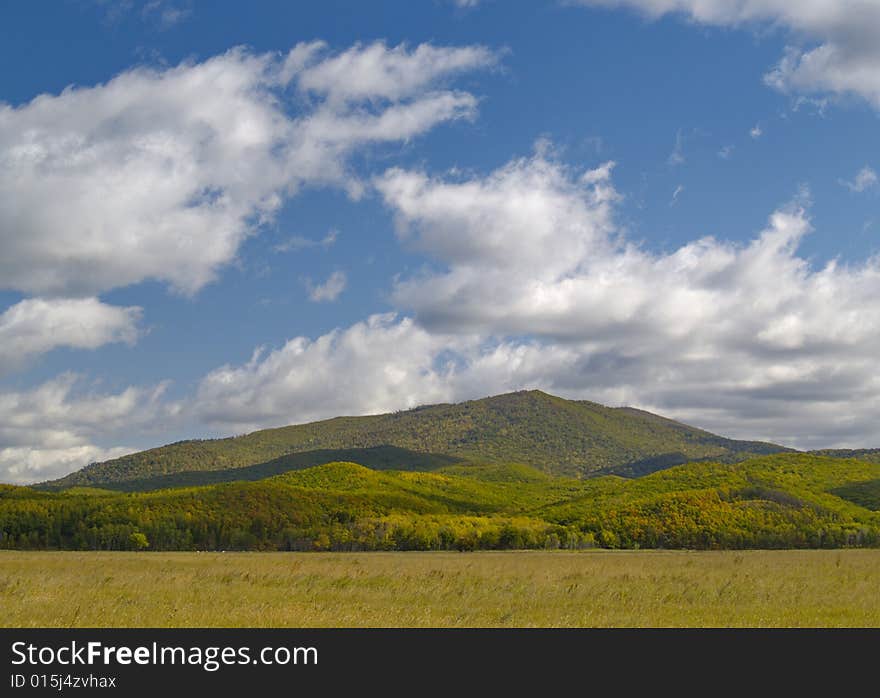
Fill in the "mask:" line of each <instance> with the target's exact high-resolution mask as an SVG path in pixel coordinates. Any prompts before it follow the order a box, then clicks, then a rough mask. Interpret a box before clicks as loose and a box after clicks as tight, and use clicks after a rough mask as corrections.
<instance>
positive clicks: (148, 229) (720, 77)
mask: <svg viewBox="0 0 880 698" xmlns="http://www.w3.org/2000/svg"><path fill="white" fill-rule="evenodd" d="M0 64H2V65H4V66H6V69H4V70H3V71H2V72H0V163H2V167H0V482H11V483H22V484H23V483H30V482H37V481H43V480H46V479H50V478H54V477H58V476H61V475H64V474H66V473H68V472H71V471H73V470H76V469H79V468H81V467H83V466H84V465H86V464H88V463H89V462H93V461H100V460H105V459H107V458H112V457H116V456H119V455H122V454H124V453H128V452H131V451H135V450H140V449H143V448H148V447H151V446H156V445H161V444H163V443H168V442H172V441H176V440H180V439H185V438H207V437H216V436H226V435H233V434H241V433H246V432H249V431H252V430H255V429H260V428H265V427H272V426H280V425H284V424H291V423H298V422H305V421H311V420H317V419H323V418H328V417H333V416H337V415H342V414H346V415H354V414H371V413H379V412H386V411H392V410H399V409H406V408H410V407H414V406H417V405H420V404H430V403H438V402H451V401H460V400H465V399H472V398H479V397H484V396H487V395H493V394H499V393H504V392H509V391H512V390H519V389H532V388H538V389H542V390H545V391H547V392H550V393H553V394H556V395H561V396H564V397H568V398H573V399H587V400H593V401H595V402H600V403H603V404H607V405H612V406H618V405H631V406H636V407H641V408H643V409H648V410H651V411H655V412H658V413H660V414H663V415H666V416H669V417H672V418H675V419H679V420H681V421H684V422H687V423H689V424H692V425H694V426H699V427H702V428H706V429H709V430H711V431H714V432H716V433H720V434H723V435H725V436H730V437H735V438H748V439H765V440H769V441H774V442H777V443H780V444H784V445H787V446H793V447H796V448H826V447H872V446H873V447H877V446H880V433H878V431H880V429H878V426H877V425H878V424H880V371H878V370H877V365H878V360H877V354H878V350H877V347H878V346H880V257H878V239H880V207H878V203H880V181H878V171H880V153H878V148H877V144H878V139H877V133H878V117H880V0H804V1H803V2H798V3H792V2H789V1H788V0H570V1H565V2H559V1H557V0H546V1H544V0H530V1H525V0H522V1H519V0H422V1H419V2H412V0H409V1H391V0H387V1H386V0H373V1H371V2H370V3H362V2H354V1H351V2H334V1H324V2H320V3H289V2H280V1H279V2H270V1H268V0H259V1H255V2H252V3H239V2H229V1H222V0H217V1H212V2H199V1H197V0H146V1H143V0H66V1H64V2H54V1H53V2H50V1H49V0H34V1H29V2H25V1H24V0H12V1H10V2H6V3H3V5H2V7H0ZM10 67H11V68H10Z"/></svg>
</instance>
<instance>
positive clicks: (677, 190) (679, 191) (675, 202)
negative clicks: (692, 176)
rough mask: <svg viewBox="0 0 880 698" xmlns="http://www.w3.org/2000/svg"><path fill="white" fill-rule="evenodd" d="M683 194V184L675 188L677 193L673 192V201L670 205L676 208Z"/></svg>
mask: <svg viewBox="0 0 880 698" xmlns="http://www.w3.org/2000/svg"><path fill="white" fill-rule="evenodd" d="M683 192H684V185H683V184H679V185H678V186H677V187H676V188H675V191H673V192H672V199H671V201H670V202H669V205H670V206H675V204H677V203H678V197H679V196H681V195H682V193H683Z"/></svg>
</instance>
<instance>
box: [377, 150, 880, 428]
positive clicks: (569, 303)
mask: <svg viewBox="0 0 880 698" xmlns="http://www.w3.org/2000/svg"><path fill="white" fill-rule="evenodd" d="M610 172H611V166H610V164H607V165H605V166H603V167H601V168H598V169H594V170H587V171H584V172H578V171H574V170H572V169H570V168H566V167H564V166H562V165H561V164H558V163H554V162H552V161H548V160H546V159H544V158H543V157H542V156H535V157H533V158H531V159H526V160H517V161H514V162H512V163H510V164H508V165H507V166H505V167H503V168H500V169H499V170H498V171H496V172H494V173H491V174H490V175H488V176H486V177H483V178H473V179H468V180H463V181H462V180H458V181H456V180H449V179H442V178H432V177H429V176H428V175H426V174H424V173H421V172H409V171H403V170H399V169H392V170H389V171H388V172H387V173H386V174H385V175H384V176H383V177H382V178H380V179H379V180H377V182H376V186H377V188H378V190H379V191H380V192H381V193H382V195H383V197H384V198H385V201H386V203H387V204H388V205H389V206H390V207H391V208H392V210H393V211H394V212H395V215H396V217H397V221H398V226H399V231H400V236H401V238H402V239H403V240H404V241H405V242H406V243H407V244H410V245H412V246H414V247H416V248H417V249H420V250H422V251H424V252H426V253H428V254H429V255H431V256H432V257H433V258H434V260H435V261H436V262H437V264H438V265H439V268H437V269H434V270H428V271H425V272H423V273H422V274H420V275H417V276H413V277H411V278H404V279H401V280H399V281H398V283H397V285H396V287H395V290H394V294H393V298H394V300H395V302H396V303H397V304H398V306H399V307H401V308H402V309H405V310H408V311H410V312H412V313H414V317H415V319H416V320H417V321H418V323H419V324H420V325H421V326H423V327H425V328H426V329H427V330H429V331H431V332H438V333H443V334H455V333H459V334H461V333H465V334H469V335H479V336H483V337H490V338H496V340H497V341H499V342H500V343H501V344H500V345H499V346H503V347H507V348H508V350H510V347H512V346H516V342H515V341H514V340H513V338H516V337H523V336H526V337H531V338H533V342H532V343H531V344H529V345H528V346H529V347H530V349H529V351H539V350H540V351H541V352H544V353H546V352H551V353H552V356H554V357H555V358H554V361H548V362H546V365H547V366H553V365H559V366H561V367H563V368H561V369H560V371H559V373H558V375H555V376H554V375H548V374H547V371H545V372H544V373H543V374H542V375H543V378H544V380H545V381H546V383H545V384H546V385H548V386H555V387H556V388H557V389H559V390H560V392H563V393H566V394H574V395H583V396H585V397H591V396H592V398H591V399H598V398H602V397H604V398H605V399H608V400H610V401H611V402H613V403H618V404H619V403H627V402H628V403H633V404H638V405H641V406H645V407H653V408H655V409H658V410H660V411H662V412H667V413H671V414H674V415H676V416H682V417H687V418H690V419H692V420H693V421H696V422H697V423H698V424H700V425H703V426H708V427H712V428H716V429H720V430H721V431H722V432H725V433H735V434H736V435H739V436H748V435H751V436H763V437H768V438H776V439H783V440H784V439H788V440H789V442H790V443H798V444H801V445H809V444H810V443H823V444H829V443H838V442H844V441H849V442H852V441H853V440H855V441H859V440H860V441H861V442H862V443H866V442H871V441H872V439H874V438H875V436H874V426H873V424H874V423H875V421H876V419H877V418H878V416H880V415H878V403H880V381H878V379H877V378H876V376H875V371H874V369H873V368H872V366H873V364H874V358H873V356H874V354H875V350H874V347H875V346H876V343H877V342H878V341H880V305H878V303H877V301H876V299H877V298H878V297H880V260H878V259H876V258H873V259H869V260H867V261H866V262H864V263H863V264H860V265H852V266H847V265H843V264H841V263H839V262H836V261H832V262H829V263H828V264H826V265H824V266H822V267H820V268H813V267H812V266H811V265H810V264H809V262H808V261H807V260H805V259H804V258H802V257H800V256H799V255H798V254H797V249H798V245H799V243H800V241H801V239H802V238H803V236H804V235H806V234H807V233H808V232H809V230H810V228H811V226H810V221H809V217H808V212H807V210H806V209H805V208H804V207H803V205H802V204H800V203H798V202H795V203H793V204H790V205H788V206H786V207H783V208H781V209H779V210H777V211H776V212H774V213H773V214H772V216H771V217H770V219H769V222H768V224H767V226H766V228H765V229H764V230H763V231H761V232H760V233H759V234H758V235H757V236H756V237H755V238H754V239H752V241H751V242H749V243H748V244H734V243H730V242H726V241H721V240H716V239H714V238H711V237H706V238H702V239H699V240H695V241H693V242H691V243H689V244H687V245H684V246H682V247H681V248H679V249H677V250H674V251H672V252H669V253H654V252H651V251H649V250H646V249H643V248H642V247H640V246H638V245H635V244H633V243H631V242H628V241H627V240H625V239H623V238H621V237H619V235H618V233H617V229H616V226H615V225H614V222H613V218H612V215H611V214H612V205H613V203H614V201H615V200H616V199H617V198H618V197H617V195H616V193H615V191H614V189H613V187H612V186H611V184H610V181H609V180H610ZM511 343H512V344H511ZM547 370H549V369H547ZM823 415H824V416H823ZM820 418H821V419H820Z"/></svg>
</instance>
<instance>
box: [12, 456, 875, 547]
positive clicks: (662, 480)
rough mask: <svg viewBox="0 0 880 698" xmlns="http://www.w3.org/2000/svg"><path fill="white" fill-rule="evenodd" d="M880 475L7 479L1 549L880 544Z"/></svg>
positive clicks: (749, 465)
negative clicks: (97, 484) (59, 485)
mask: <svg viewBox="0 0 880 698" xmlns="http://www.w3.org/2000/svg"><path fill="white" fill-rule="evenodd" d="M878 480H880V464H876V463H866V462H861V461H847V460H830V459H825V458H817V457H814V456H804V455H785V456H769V457H765V458H760V459H755V460H753V461H749V462H746V463H742V464H712V463H694V464H689V465H683V466H678V467H675V468H671V469H669V470H665V471H662V472H658V473H655V474H652V475H649V476H645V477H642V478H638V479H635V480H624V479H622V478H614V477H606V478H597V479H593V480H566V479H557V478H548V477H546V476H544V475H542V474H541V473H539V472H537V471H534V470H532V469H529V468H525V467H524V466H502V465H499V464H493V465H489V466H485V467H476V466H455V467H453V468H451V469H450V470H449V472H448V473H406V472H400V473H399V472H389V471H386V472H377V471H373V470H369V469H367V468H363V467H361V466H358V465H354V464H351V463H332V464H327V465H324V466H320V467H317V468H312V469H310V470H304V471H300V472H296V473H290V474H287V475H283V476H280V477H275V478H269V479H266V480H260V481H256V482H238V483H227V484H220V485H213V486H208V487H201V488H179V489H173V490H164V491H159V492H153V493H135V494H126V493H112V492H103V493H95V491H94V490H92V491H90V490H86V489H80V490H71V491H68V492H60V493H46V492H39V491H35V490H33V489H30V488H23V487H12V486H0V548H12V549H16V548H17V549H75V550H289V551H319V550H340V551H345V550H461V551H468V550H504V549H557V548H562V549H580V548H589V547H595V546H598V547H604V548H638V547H640V548H698V549H722V548H820V547H821V548H832V547H847V546H880V512H878V511H876V510H873V509H871V508H868V506H875V504H873V502H874V500H873V499H870V497H871V496H873V493H874V491H875V490H876V485H875V484H874V483H875V482H876V481H878ZM835 492H836V493H839V494H840V495H841V496H838V495H836V494H833V493H835ZM846 497H851V498H852V500H850V499H847V498H846ZM864 504H867V505H868V506H864Z"/></svg>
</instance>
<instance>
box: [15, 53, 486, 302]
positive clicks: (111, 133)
mask: <svg viewBox="0 0 880 698" xmlns="http://www.w3.org/2000/svg"><path fill="white" fill-rule="evenodd" d="M493 61H494V56H493V54H492V53H491V52H490V51H488V50H487V49H484V48H480V47H463V48H446V47H435V46H430V45H421V46H418V47H416V48H414V49H409V48H408V47H405V46H398V47H387V46H385V45H384V44H382V43H374V44H369V45H356V46H354V47H352V48H351V49H349V50H347V51H344V52H342V53H339V54H334V53H333V52H331V51H329V49H328V48H327V47H326V46H325V45H324V44H322V43H320V42H314V43H310V44H299V45H297V46H296V47H294V48H293V49H292V50H291V51H290V52H289V53H288V54H287V55H286V56H279V55H276V54H259V55H255V54H252V53H250V52H248V51H246V50H244V49H234V50H231V51H229V52H227V53H225V54H223V55H220V56H216V57H214V58H211V59H209V60H206V61H204V62H202V63H192V62H186V63H183V64H181V65H179V66H177V67H174V68H169V69H167V70H157V69H150V68H145V67H144V68H137V69H133V70H129V71H126V72H124V73H122V74H120V75H118V76H116V77H114V78H113V79H112V80H110V81H109V82H107V83H105V84H102V85H96V86H93V87H69V88H67V89H65V90H64V91H63V92H61V93H60V94H57V95H41V96H39V97H37V98H35V99H33V100H32V101H31V102H29V103H27V104H23V105H21V106H18V107H13V106H11V105H5V104H2V103H0V245H2V248H3V251H4V254H3V256H2V257H0V286H2V287H4V288H7V289H15V290H18V291H22V292H25V293H29V294H54V295H92V294H96V293H100V292H102V291H105V290H107V289H110V288H114V287H118V286H125V285H128V284H133V283H137V282H140V281H143V280H145V279H157V280H159V281H163V282H167V283H168V284H170V285H171V286H172V287H174V288H175V289H177V290H179V291H182V292H184V293H193V292H195V291H197V290H198V289H199V288H201V287H202V286H204V285H205V284H206V283H208V282H210V281H211V280H212V279H213V278H214V276H215V274H216V273H217V271H218V269H219V268H220V267H222V266H223V265H224V264H227V263H228V262H230V261H231V260H232V259H233V258H234V256H235V254H236V252H237V250H238V247H239V245H240V244H241V242H242V240H243V239H244V238H245V237H247V236H248V235H250V234H252V233H253V232H254V231H255V230H256V229H257V228H258V227H259V225H260V224H262V223H265V222H266V221H268V220H271V219H272V216H273V215H274V214H275V212H277V210H278V209H279V208H280V207H281V205H282V204H283V202H284V199H285V198H286V197H288V196H290V195H292V194H294V193H295V192H296V191H297V189H298V188H299V187H301V186H303V185H304V184H310V183H311V184H329V185H335V186H343V187H345V188H346V189H348V190H349V192H351V193H352V194H353V195H356V194H358V193H359V191H360V184H359V182H358V178H357V177H356V175H355V174H354V173H353V172H352V171H351V169H350V167H349V164H348V162H349V156H350V155H351V153H352V152H353V151H355V150H356V149H358V148H363V147H366V146H369V145H371V144H376V143H387V142H399V141H406V140H407V139H410V138H413V137H415V136H418V135H419V134H422V133H424V132H425V131H427V130H429V129H430V128H432V127H433V126H435V125H437V124H438V123H441V122H443V121H450V120H455V119H461V118H470V117H472V116H473V114H474V113H475V109H476V106H477V99H476V97H474V96H473V95H471V94H469V93H467V92H461V91H456V90H451V89H447V88H444V87H443V86H442V84H441V83H442V82H443V81H445V80H448V79H450V78H451V77H453V76H455V75H457V74H458V73H461V72H463V71H465V70H473V69H477V68H484V67H487V66H489V65H491V64H492V63H493Z"/></svg>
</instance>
